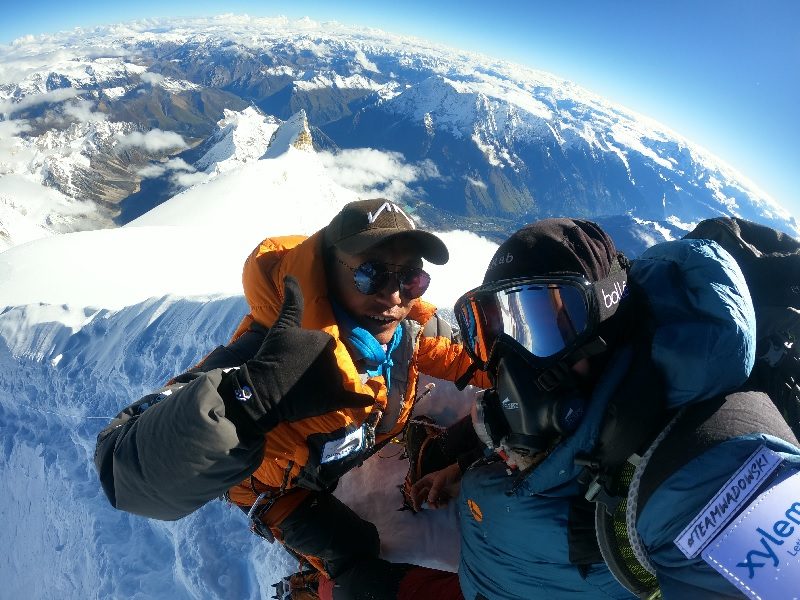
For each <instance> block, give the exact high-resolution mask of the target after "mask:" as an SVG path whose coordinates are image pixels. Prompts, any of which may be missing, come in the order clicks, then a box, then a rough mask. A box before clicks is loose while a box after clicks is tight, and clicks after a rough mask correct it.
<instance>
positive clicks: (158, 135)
mask: <svg viewBox="0 0 800 600" xmlns="http://www.w3.org/2000/svg"><path fill="white" fill-rule="evenodd" d="M118 139H119V146H120V148H128V147H131V146H136V147H139V148H144V149H145V150H147V151H148V152H163V151H165V150H178V149H182V148H188V145H187V144H186V142H185V141H184V140H183V138H182V137H181V135H180V134H178V133H175V132H174V131H162V130H161V129H151V130H150V131H148V132H147V133H142V132H140V131H134V132H132V133H129V134H127V135H123V136H119V138H118Z"/></svg>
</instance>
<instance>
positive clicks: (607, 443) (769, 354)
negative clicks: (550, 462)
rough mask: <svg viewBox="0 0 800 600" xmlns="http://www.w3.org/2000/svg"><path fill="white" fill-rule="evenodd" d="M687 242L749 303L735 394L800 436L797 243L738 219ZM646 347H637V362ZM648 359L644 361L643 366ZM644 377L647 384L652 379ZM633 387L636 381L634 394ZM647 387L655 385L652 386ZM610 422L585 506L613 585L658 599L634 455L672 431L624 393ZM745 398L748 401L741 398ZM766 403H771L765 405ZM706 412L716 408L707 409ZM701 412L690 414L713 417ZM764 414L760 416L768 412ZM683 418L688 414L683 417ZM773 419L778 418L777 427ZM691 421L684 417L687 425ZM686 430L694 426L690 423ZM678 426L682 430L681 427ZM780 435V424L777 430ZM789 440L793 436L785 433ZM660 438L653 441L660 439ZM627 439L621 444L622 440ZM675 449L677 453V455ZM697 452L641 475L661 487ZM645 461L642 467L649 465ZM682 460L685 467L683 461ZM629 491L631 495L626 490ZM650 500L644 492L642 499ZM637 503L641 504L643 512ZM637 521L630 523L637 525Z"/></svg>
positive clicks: (655, 410) (702, 230)
mask: <svg viewBox="0 0 800 600" xmlns="http://www.w3.org/2000/svg"><path fill="white" fill-rule="evenodd" d="M684 237H685V238H689V239H710V240H713V241H715V242H717V243H718V244H719V245H720V246H721V247H722V248H724V249H725V250H726V251H727V252H728V253H729V254H730V255H731V256H732V257H733V258H734V259H735V260H736V262H737V263H738V265H739V267H740V269H741V271H742V273H743V275H744V277H745V280H746V282H747V285H748V288H749V290H750V295H751V298H752V300H753V306H754V309H755V314H756V328H757V330H756V362H755V365H754V367H753V370H752V372H751V374H750V376H749V378H748V380H747V381H746V382H745V383H744V384H743V385H742V386H741V387H740V388H739V389H738V390H731V391H730V392H731V393H732V392H734V391H743V392H745V391H760V392H764V393H766V394H767V395H768V396H769V398H770V399H771V401H772V403H774V405H775V407H776V408H777V409H778V411H779V412H780V416H782V417H783V419H784V420H785V421H786V423H787V424H788V425H789V427H790V428H791V430H792V433H794V437H800V343H795V342H800V242H798V240H796V239H794V238H792V237H790V236H788V235H786V234H784V233H782V232H779V231H777V230H775V229H772V228H770V227H766V226H763V225H759V224H756V223H753V222H751V221H747V220H745V219H740V218H735V217H717V218H713V219H707V220H704V221H701V222H700V223H699V224H698V225H697V226H696V227H695V228H694V229H693V230H692V231H691V232H690V233H688V234H687V235H686V236H684ZM645 350H646V347H644V346H643V347H642V351H643V352H642V355H643V354H645V352H644V351H645ZM645 363H646V360H645V359H643V364H642V367H645ZM656 376H657V374H656V373H649V374H648V373H645V374H644V375H643V377H644V378H647V377H656ZM636 385H638V384H637V382H636V381H634V382H633V388H632V389H635V386H636ZM651 388H652V386H651ZM621 396H622V398H621V399H620V400H619V402H618V406H617V410H616V413H615V416H614V418H613V419H609V420H608V421H607V422H605V423H604V424H603V427H602V428H601V433H600V438H599V444H598V451H596V452H595V453H593V455H592V457H591V460H587V462H586V468H585V469H584V473H583V475H582V479H583V484H584V486H585V488H586V490H587V492H586V499H588V500H590V501H592V502H593V503H594V504H595V533H596V538H597V543H598V546H599V550H600V554H601V555H602V557H603V560H604V561H605V562H606V564H607V565H608V567H609V569H610V570H611V572H612V573H613V574H614V576H615V577H616V579H617V580H618V581H619V582H620V583H621V584H622V585H623V586H624V587H626V588H627V589H628V590H629V591H631V592H632V593H633V594H635V595H636V596H637V597H639V598H648V599H656V598H660V597H661V594H660V590H659V586H658V581H657V579H656V576H655V572H654V570H653V568H652V566H651V565H649V560H648V559H647V554H646V551H645V549H644V548H642V547H641V545H639V542H638V540H636V539H631V537H630V536H629V533H628V532H629V525H630V524H629V523H628V522H627V521H629V520H630V519H631V518H633V519H634V520H635V515H636V513H637V506H635V505H634V506H628V502H629V499H631V501H633V502H634V503H637V502H639V501H640V500H641V499H642V489H640V488H639V485H640V483H641V481H640V480H639V481H633V475H634V472H635V470H636V466H637V464H638V463H639V462H640V460H641V459H642V457H641V456H639V455H638V454H637V452H641V451H642V449H643V448H646V447H648V446H651V443H652V442H654V441H655V442H656V444H653V446H655V445H657V444H658V442H659V440H663V439H664V438H666V437H667V436H668V435H669V433H670V429H671V428H672V427H673V426H674V425H675V423H676V419H675V418H673V415H669V414H667V413H665V412H664V410H663V405H659V404H658V403H657V402H655V403H654V404H650V403H646V404H649V406H648V407H647V408H645V407H643V406H641V404H643V403H637V402H635V398H636V396H635V394H629V393H627V392H626V391H625V390H623V391H622V394H621ZM745 397H746V396H745ZM765 402H768V401H767V400H765ZM708 404H709V405H711V404H713V402H709V403H708ZM712 409H713V407H710V408H709V407H702V406H701V407H699V408H694V409H692V410H693V412H698V411H704V410H712ZM772 410H773V409H771V407H767V410H765V411H764V412H765V413H769V412H770V411H772ZM687 416H688V415H687ZM780 416H778V415H777V414H775V419H777V420H778V421H780ZM695 417H696V415H692V416H689V418H688V420H689V421H691V420H692V419H694V418H695ZM689 425H691V423H689ZM679 426H680V425H679ZM782 426H783V427H784V428H785V425H782ZM786 434H787V438H789V437H791V433H790V432H789V431H788V429H787V431H786ZM657 438H658V439H657ZM620 440H624V441H622V442H621V441H620ZM672 450H675V449H674V448H673V449H672ZM699 451H700V450H699V449H693V448H682V449H680V451H677V452H674V454H676V456H677V455H679V456H678V457H677V459H676V460H677V462H678V463H680V464H677V463H676V462H675V461H672V463H671V464H669V465H667V464H666V461H662V460H654V461H652V462H647V463H646V464H647V466H646V468H644V475H643V476H642V479H645V477H646V478H647V479H648V480H649V481H648V484H649V487H650V488H651V489H652V488H653V487H656V486H657V485H659V484H660V483H661V482H663V481H664V480H666V479H667V478H668V477H669V476H670V475H671V474H672V473H673V472H675V470H676V469H677V468H679V467H680V466H681V465H682V464H685V462H686V461H685V460H683V459H685V458H688V457H689V456H691V455H692V454H693V453H695V452H699ZM647 458H648V457H647V456H645V460H647ZM681 460H683V462H681ZM632 487H633V488H634V489H633V494H632V495H631V494H629V490H630V489H631V488H632ZM644 496H645V497H647V493H646V492H645V493H644ZM641 505H642V503H639V506H641ZM634 522H635V521H634Z"/></svg>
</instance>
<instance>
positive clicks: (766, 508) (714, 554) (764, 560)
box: [703, 473, 800, 599]
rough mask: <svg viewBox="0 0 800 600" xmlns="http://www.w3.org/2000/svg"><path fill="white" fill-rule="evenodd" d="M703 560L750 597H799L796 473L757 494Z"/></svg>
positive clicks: (799, 490)
mask: <svg viewBox="0 0 800 600" xmlns="http://www.w3.org/2000/svg"><path fill="white" fill-rule="evenodd" d="M703 560H705V561H706V562H707V563H708V564H710V565H711V566H712V567H714V568H715V569H716V570H717V571H719V572H720V573H721V574H722V575H724V576H725V577H726V578H727V579H728V580H729V581H730V582H731V583H733V585H735V586H736V587H737V588H739V589H740V590H742V591H743V592H744V593H745V594H746V595H747V596H749V597H751V598H758V599H762V598H764V599H770V598H795V599H796V598H800V473H795V474H794V475H792V476H791V477H789V478H787V479H784V480H783V481H782V482H781V483H779V484H777V485H775V486H774V487H772V488H770V489H768V490H767V491H766V492H764V493H762V494H760V495H759V496H758V497H757V498H756V499H755V500H754V501H753V502H752V503H751V504H750V505H749V506H748V507H747V508H746V509H745V511H744V512H743V513H742V515H741V516H740V517H739V518H738V519H736V521H734V522H733V523H732V524H731V525H729V526H728V527H727V528H726V529H725V530H724V531H723V532H722V533H720V535H719V536H718V537H717V538H716V539H714V541H713V542H712V543H711V544H710V545H709V546H708V549H707V550H706V551H705V552H703Z"/></svg>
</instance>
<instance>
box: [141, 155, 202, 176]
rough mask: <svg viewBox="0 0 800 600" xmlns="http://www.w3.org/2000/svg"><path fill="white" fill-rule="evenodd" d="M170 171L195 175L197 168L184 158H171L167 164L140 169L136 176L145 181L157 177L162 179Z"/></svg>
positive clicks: (161, 163) (154, 164) (155, 164)
mask: <svg viewBox="0 0 800 600" xmlns="http://www.w3.org/2000/svg"><path fill="white" fill-rule="evenodd" d="M168 171H188V172H190V173H194V171H195V168H194V167H193V166H192V165H190V164H189V163H187V162H186V161H185V160H183V159H182V158H171V159H170V160H168V161H166V162H159V163H153V164H150V165H147V166H146V167H144V168H142V169H139V170H138V171H137V172H136V174H137V175H139V177H142V178H143V179H155V178H156V177H161V176H162V175H163V174H164V173H167V172H168Z"/></svg>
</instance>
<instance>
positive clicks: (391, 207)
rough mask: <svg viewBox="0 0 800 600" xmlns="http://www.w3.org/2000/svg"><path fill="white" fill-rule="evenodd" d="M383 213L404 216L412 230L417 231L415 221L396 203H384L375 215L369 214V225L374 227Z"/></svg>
mask: <svg viewBox="0 0 800 600" xmlns="http://www.w3.org/2000/svg"><path fill="white" fill-rule="evenodd" d="M383 211H386V212H395V213H400V214H401V215H403V217H404V218H405V220H406V221H408V224H409V225H410V226H411V229H416V226H415V225H414V221H412V220H411V219H409V218H408V215H407V214H406V213H404V212H403V209H401V208H400V207H399V206H397V204H395V203H394V202H384V203H383V204H381V207H380V208H379V209H378V210H376V211H375V213H374V214H373V213H372V212H369V213H367V220H368V221H369V224H370V225H372V224H373V223H374V222H375V221H376V220H377V219H378V217H380V216H381V213H383Z"/></svg>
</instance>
